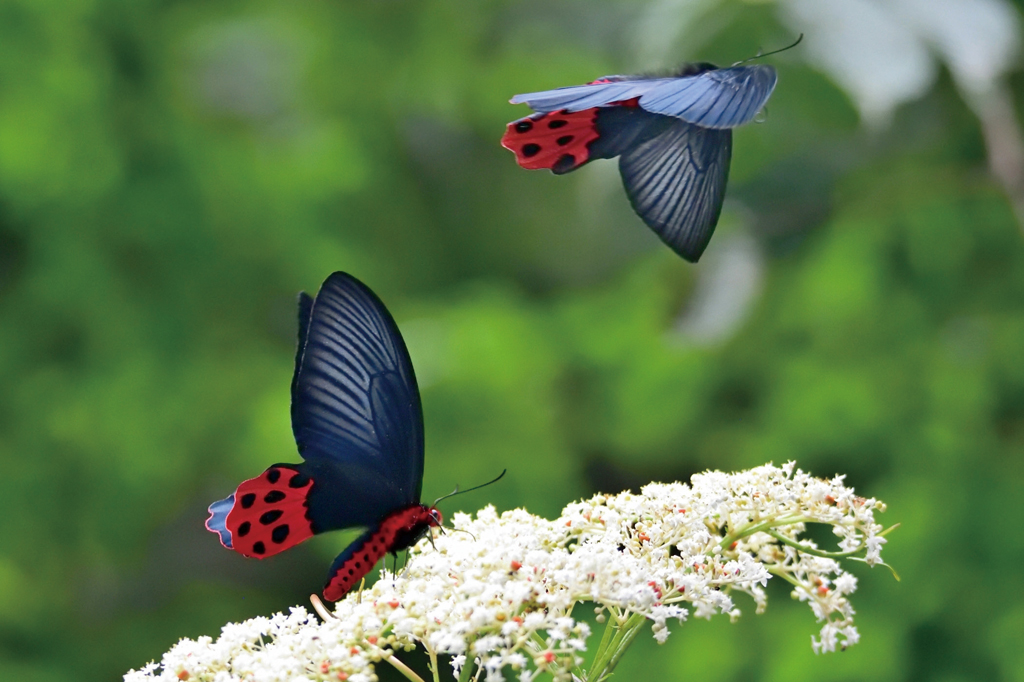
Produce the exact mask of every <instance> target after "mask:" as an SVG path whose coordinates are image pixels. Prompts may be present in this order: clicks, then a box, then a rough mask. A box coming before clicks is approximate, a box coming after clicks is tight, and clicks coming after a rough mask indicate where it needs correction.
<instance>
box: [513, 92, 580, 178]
mask: <svg viewBox="0 0 1024 682" xmlns="http://www.w3.org/2000/svg"><path fill="white" fill-rule="evenodd" d="M596 120H597V109H596V108H595V109H584V110H583V111H576V112H573V113H568V112H565V111H556V112H552V113H547V114H534V115H532V116H527V117H526V118H521V119H519V120H518V121H512V122H511V123H509V124H508V126H507V128H506V130H505V135H504V136H502V138H501V146H502V147H505V148H506V149H511V150H512V151H513V152H514V153H515V155H516V162H517V163H518V164H519V165H520V166H522V167H523V168H528V169H530V170H538V169H541V168H547V169H550V170H552V171H554V172H555V173H566V172H568V171H571V170H573V169H575V168H579V167H580V166H582V165H583V164H584V163H586V162H587V161H588V160H589V159H590V150H589V149H588V148H587V146H588V145H589V144H590V143H591V142H593V141H594V140H596V139H597V138H598V137H600V134H599V133H598V132H597V127H596V125H595V122H596Z"/></svg>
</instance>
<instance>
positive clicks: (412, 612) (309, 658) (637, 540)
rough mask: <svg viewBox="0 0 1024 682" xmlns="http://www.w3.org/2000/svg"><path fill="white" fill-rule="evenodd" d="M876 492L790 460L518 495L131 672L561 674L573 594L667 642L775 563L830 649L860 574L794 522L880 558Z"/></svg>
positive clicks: (185, 675) (746, 589)
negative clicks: (421, 665) (407, 663)
mask: <svg viewBox="0 0 1024 682" xmlns="http://www.w3.org/2000/svg"><path fill="white" fill-rule="evenodd" d="M883 508H884V507H883V505H881V503H879V502H877V501H875V500H865V499H863V498H859V497H856V495H855V494H854V493H853V491H852V490H851V489H849V488H846V487H845V486H844V485H843V478H842V477H841V476H837V477H834V478H833V479H831V480H822V479H817V478H814V477H812V476H810V475H808V474H806V473H804V472H802V471H800V470H799V469H796V468H795V466H794V465H793V464H792V463H787V465H785V466H784V467H782V468H779V467H774V466H771V465H765V466H762V467H758V468H756V469H751V470H749V471H741V472H738V473H733V474H726V473H722V472H718V471H709V472H705V473H703V474H698V475H696V476H694V477H693V479H692V481H691V483H690V485H684V484H681V483H652V484H650V485H648V486H645V487H644V488H643V489H642V490H641V491H640V493H639V494H637V493H632V492H625V493H621V494H619V495H596V496H594V497H592V498H590V499H589V500H584V501H581V502H574V503H572V504H570V505H568V506H567V507H566V508H565V510H564V511H563V512H562V515H561V516H560V517H559V518H557V519H555V520H546V519H542V518H540V517H537V516H534V515H532V514H529V513H527V512H526V511H524V510H521V509H517V510H513V511H509V512H505V513H503V514H500V515H499V514H498V513H497V512H496V511H495V510H494V508H493V507H486V508H484V509H482V510H481V511H480V512H479V513H477V515H476V516H475V517H473V516H470V515H467V514H461V513H459V514H455V515H454V516H453V521H452V523H453V526H454V527H455V529H456V530H459V531H466V532H449V533H446V534H444V535H440V534H438V535H436V536H435V537H434V538H433V542H432V543H431V542H429V541H427V540H426V539H425V540H423V541H421V542H420V543H418V544H417V545H416V546H415V547H413V548H412V550H411V551H410V558H409V563H408V565H407V567H406V568H405V569H404V570H403V571H401V572H400V574H399V575H394V574H392V573H391V572H389V571H387V570H384V569H382V570H381V579H380V580H378V581H377V582H376V583H375V584H374V585H373V586H372V587H369V588H367V589H364V590H362V592H354V593H351V594H349V595H347V596H346V598H345V599H343V600H341V601H339V602H338V603H337V604H336V605H335V610H334V613H333V615H329V616H327V618H326V620H324V621H323V622H320V621H319V620H318V619H316V618H315V617H314V616H312V615H311V614H310V613H308V612H307V611H306V610H305V609H303V608H300V607H296V608H293V609H292V610H291V611H290V612H289V613H288V614H276V615H274V616H273V617H271V618H254V619H252V620H249V621H246V622H244V623H237V624H235V623H232V624H228V625H226V626H225V627H224V628H223V630H222V632H221V636H220V637H219V638H218V639H216V640H213V639H211V638H209V637H200V638H198V639H196V640H187V639H186V640H182V641H181V642H179V643H178V644H176V645H175V646H174V647H172V648H171V649H170V650H169V651H168V652H167V653H166V654H164V656H163V659H162V660H161V662H160V664H159V665H155V664H150V665H147V666H145V667H143V668H142V669H141V670H138V671H131V672H129V673H128V674H127V675H126V676H125V679H126V681H127V682H144V681H146V680H153V679H160V680H168V681H171V680H181V679H191V680H201V681H203V682H205V681H207V680H209V681H213V682H236V681H241V680H255V681H259V680H268V681H269V680H291V679H305V680H347V681H348V682H359V681H360V680H362V681H364V682H371V681H372V680H374V679H375V678H376V674H375V672H374V669H375V666H376V665H378V664H379V663H380V662H381V661H386V662H392V661H394V660H395V659H396V658H398V654H401V653H402V652H403V651H405V650H406V649H410V648H413V647H416V646H423V647H425V648H427V649H428V650H429V651H431V652H432V653H433V654H444V655H450V656H452V659H451V666H452V670H453V672H454V673H455V674H456V675H458V674H459V672H460V671H462V668H463V667H464V666H466V665H467V664H469V665H473V666H474V667H475V668H476V669H477V670H478V671H480V672H481V674H480V675H479V678H478V679H485V680H487V681H488V682H496V681H497V680H502V679H504V678H503V670H505V669H506V668H511V669H512V670H514V671H515V674H516V675H517V676H518V679H519V680H520V682H530V681H531V680H532V679H533V678H534V676H535V675H536V674H537V673H538V672H540V671H544V672H547V673H549V674H550V675H552V676H553V677H554V678H555V679H556V680H570V679H572V676H573V671H574V669H576V667H577V666H581V665H583V664H584V662H585V661H584V658H583V656H582V654H583V653H584V652H585V651H586V649H587V643H588V640H589V638H590V635H591V632H590V628H589V626H588V625H587V624H586V623H584V622H580V621H579V620H577V617H576V615H574V613H575V612H574V607H575V606H577V605H578V604H580V603H583V602H590V603H591V605H592V607H596V609H597V611H598V612H599V613H598V615H599V618H598V620H599V622H603V623H604V627H606V628H615V629H620V628H625V627H632V628H635V627H639V626H640V625H641V624H642V623H643V622H644V620H645V619H646V620H649V621H651V622H652V630H653V635H654V637H655V639H656V640H657V641H658V642H664V641H665V640H666V639H667V638H668V636H669V634H670V633H669V628H668V625H667V623H668V621H669V620H670V619H676V620H678V621H679V622H680V623H683V622H684V621H685V620H686V619H687V618H688V616H689V615H690V613H691V612H692V614H693V615H694V616H696V617H698V618H711V617H712V616H714V615H717V614H727V615H728V616H729V618H730V620H733V621H735V620H736V619H737V618H739V617H740V615H741V610H740V609H739V608H738V607H737V606H736V604H734V601H733V596H734V595H736V594H747V595H749V596H750V597H751V598H752V600H753V603H754V604H755V606H756V608H757V611H758V612H762V611H763V610H764V608H765V606H766V604H767V596H766V592H765V590H764V586H765V585H766V584H767V582H768V579H769V578H770V577H771V576H772V575H780V576H785V578H786V579H787V580H788V581H790V582H791V583H793V584H794V591H793V594H794V596H795V597H797V598H799V599H800V600H802V601H805V602H807V603H808V605H809V606H810V607H811V610H812V613H813V614H814V616H815V617H816V618H817V619H818V620H819V621H820V622H821V623H822V626H821V631H820V632H819V634H818V637H816V638H812V647H813V649H814V651H815V652H828V651H834V650H835V649H836V647H841V648H845V647H846V646H849V645H852V644H855V643H856V642H857V641H858V640H859V633H858V632H857V630H856V628H855V627H854V625H853V620H852V619H853V615H854V611H853V608H852V606H851V605H850V602H849V601H848V596H849V595H850V594H852V593H853V592H854V591H855V590H856V588H857V580H856V578H854V577H853V576H852V575H850V574H849V573H846V572H844V571H843V570H842V568H841V565H840V563H839V562H838V561H837V560H835V559H833V558H830V557H829V556H826V554H827V553H826V552H823V551H821V550H819V549H818V548H817V547H816V546H815V545H814V544H813V543H811V542H809V541H807V540H801V538H800V535H801V533H802V532H803V531H804V530H805V528H806V525H807V524H808V523H826V524H829V525H831V526H832V527H833V528H834V529H835V531H836V533H837V535H838V536H839V537H840V538H841V540H840V548H841V549H842V550H843V551H845V552H864V554H865V559H866V560H869V561H870V562H873V563H877V562H879V561H880V557H879V553H880V552H881V549H882V546H883V545H884V543H885V539H884V538H883V537H881V535H880V533H881V532H882V528H881V526H879V525H877V524H876V523H875V521H874V515H873V514H874V511H877V510H882V509H883ZM467 656H468V657H470V658H472V663H469V662H468V660H469V659H467ZM392 657H394V658H392ZM590 672H594V671H588V676H589V674H590ZM598 672H600V671H597V672H595V674H597V673H598ZM604 672H610V670H608V671H604Z"/></svg>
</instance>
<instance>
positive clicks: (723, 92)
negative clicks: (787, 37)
mask: <svg viewBox="0 0 1024 682" xmlns="http://www.w3.org/2000/svg"><path fill="white" fill-rule="evenodd" d="M777 80H778V75H777V74H776V72H775V69H774V68H773V67H771V66H768V65H766V64H756V65H753V66H733V67H730V68H727V69H714V70H710V71H704V72H703V73H700V74H698V75H696V76H687V77H684V78H674V79H671V80H669V81H658V82H657V84H656V85H655V87H653V88H651V89H649V90H647V91H646V92H644V93H643V95H641V96H640V106H641V107H643V108H644V109H646V110H647V111H650V112H652V113H655V114H664V115H665V116H674V117H676V118H680V119H682V120H684V121H688V122H690V123H694V124H696V125H699V126H702V127H704V128H735V127H736V126H739V125H743V124H744V123H749V122H750V121H752V120H753V119H754V117H755V116H756V115H757V112H759V111H760V110H761V109H762V107H764V105H765V103H766V102H767V101H768V98H769V97H770V96H771V94H772V90H774V89H775V82H776V81H777ZM652 82H654V81H652Z"/></svg>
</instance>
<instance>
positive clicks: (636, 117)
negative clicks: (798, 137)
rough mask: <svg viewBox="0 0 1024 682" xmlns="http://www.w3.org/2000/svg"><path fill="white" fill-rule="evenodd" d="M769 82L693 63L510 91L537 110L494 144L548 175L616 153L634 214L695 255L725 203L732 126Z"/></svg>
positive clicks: (761, 99) (768, 70) (768, 71)
mask: <svg viewBox="0 0 1024 682" xmlns="http://www.w3.org/2000/svg"><path fill="white" fill-rule="evenodd" d="M775 82H776V73H775V69H773V68H772V67H770V66H764V65H756V66H734V67H729V68H726V69H719V68H717V67H716V66H715V65H714V64H709V63H706V62H701V63H696V64H687V65H684V66H683V67H682V69H680V71H679V72H678V75H676V76H672V77H640V76H605V77H603V78H600V79H598V80H596V81H593V82H591V83H588V84H586V85H578V86H570V87H566V88H557V89H555V90H547V91H543V92H535V93H529V94H525V95H516V96H515V97H513V98H512V103H513V104H520V103H523V104H528V105H529V106H530V107H531V108H532V109H533V110H534V111H535V112H537V113H535V114H533V115H531V116H528V117H526V118H522V119H519V120H517V121H512V122H511V123H509V124H508V126H507V127H506V131H505V135H504V136H503V137H502V140H501V143H502V146H504V147H506V148H507V149H510V150H512V152H514V153H515V155H516V161H517V162H518V163H519V165H520V166H522V167H524V168H529V169H540V168H547V169H549V170H551V171H552V172H553V173H555V174H563V173H568V172H570V171H573V170H576V169H577V168H579V167H580V166H582V165H584V164H586V163H588V162H590V161H592V160H594V159H608V158H614V157H619V170H620V173H621V175H622V180H623V184H624V186H625V188H626V193H627V195H628V196H629V199H630V203H631V204H632V205H633V208H634V210H635V211H636V212H637V214H638V215H639V216H640V217H641V219H643V221H644V222H645V223H647V225H648V226H649V227H651V228H652V229H653V230H654V231H655V232H656V233H657V234H658V236H659V237H661V239H662V241H664V242H665V243H666V244H668V245H669V246H670V247H672V249H673V250H675V251H676V252H677V253H679V254H680V255H681V256H683V258H685V259H687V260H690V261H696V260H697V259H698V258H700V255H701V253H703V251H704V249H705V248H706V247H707V244H708V242H709V241H710V239H711V235H712V233H713V232H714V228H715V225H716V224H717V222H718V216H719V214H720V212H721V208H722V202H723V201H724V199H725V186H726V183H727V182H728V177H729V162H730V160H731V156H732V132H731V131H732V128H734V127H736V126H739V125H743V124H745V123H748V122H750V121H751V120H753V118H754V117H755V116H756V115H757V113H758V112H759V111H760V110H761V109H762V107H763V106H764V104H765V102H767V100H768V97H769V96H770V95H771V93H772V90H773V89H774V87H775ZM552 126H555V128H553V127H552ZM553 130H554V131H555V132H557V131H567V132H565V133H563V135H561V136H557V135H554V134H552V131H553ZM568 131H571V139H570V137H569V132H568Z"/></svg>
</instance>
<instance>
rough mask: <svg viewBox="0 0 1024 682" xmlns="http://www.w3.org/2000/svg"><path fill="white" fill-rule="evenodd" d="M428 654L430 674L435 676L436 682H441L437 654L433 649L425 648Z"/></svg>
mask: <svg viewBox="0 0 1024 682" xmlns="http://www.w3.org/2000/svg"><path fill="white" fill-rule="evenodd" d="M425 648H426V650H427V654H428V655H429V656H430V672H431V673H433V675H434V682H441V674H440V673H439V672H438V670H437V652H435V651H434V648H433V647H429V646H427V647H425Z"/></svg>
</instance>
